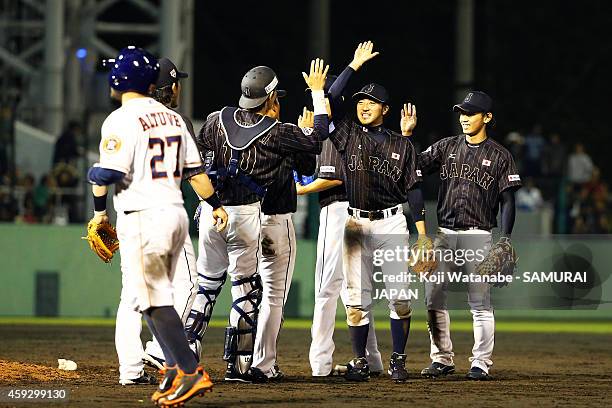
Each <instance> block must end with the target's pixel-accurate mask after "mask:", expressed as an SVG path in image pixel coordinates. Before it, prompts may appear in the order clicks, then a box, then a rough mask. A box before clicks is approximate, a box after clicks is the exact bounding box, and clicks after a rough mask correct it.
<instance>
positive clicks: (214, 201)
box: [204, 193, 221, 210]
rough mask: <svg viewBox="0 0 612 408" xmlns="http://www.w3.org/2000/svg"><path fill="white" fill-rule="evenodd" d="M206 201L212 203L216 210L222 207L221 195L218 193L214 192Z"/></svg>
mask: <svg viewBox="0 0 612 408" xmlns="http://www.w3.org/2000/svg"><path fill="white" fill-rule="evenodd" d="M204 201H206V203H207V204H208V205H210V206H211V207H212V208H213V210H216V209H217V208H219V207H221V200H219V196H218V195H217V193H213V195H211V196H210V197H208V198H205V199H204Z"/></svg>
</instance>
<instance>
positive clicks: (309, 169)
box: [293, 152, 317, 176]
mask: <svg viewBox="0 0 612 408" xmlns="http://www.w3.org/2000/svg"><path fill="white" fill-rule="evenodd" d="M293 164H294V168H295V171H297V172H298V174H300V175H302V176H312V175H313V174H315V172H316V170H317V156H316V155H314V154H311V153H303V152H300V153H295V154H294V155H293Z"/></svg>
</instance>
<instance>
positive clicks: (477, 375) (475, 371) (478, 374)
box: [465, 367, 493, 381]
mask: <svg viewBox="0 0 612 408" xmlns="http://www.w3.org/2000/svg"><path fill="white" fill-rule="evenodd" d="M465 377H466V378H467V379H469V380H474V381H489V380H492V379H493V377H491V376H490V375H489V373H487V372H485V370H483V369H482V368H480V367H472V368H470V371H468V373H467V374H466V376H465Z"/></svg>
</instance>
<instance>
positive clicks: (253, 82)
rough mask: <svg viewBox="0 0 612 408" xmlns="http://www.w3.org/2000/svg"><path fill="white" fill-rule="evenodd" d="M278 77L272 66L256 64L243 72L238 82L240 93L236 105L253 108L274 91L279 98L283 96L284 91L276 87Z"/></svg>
mask: <svg viewBox="0 0 612 408" xmlns="http://www.w3.org/2000/svg"><path fill="white" fill-rule="evenodd" d="M277 86H278V78H277V77H276V74H275V73H274V71H273V70H272V68H269V67H266V66H263V65H261V66H258V67H255V68H252V69H250V70H249V72H247V73H246V74H244V77H243V78H242V82H241V83H240V90H241V91H242V95H241V96H240V101H239V102H238V105H239V106H240V107H241V108H242V109H252V108H255V107H257V106H259V105H261V104H262V103H264V102H265V101H266V99H267V98H268V95H270V94H271V93H272V92H273V91H276V92H277V94H278V97H279V98H282V97H283V96H285V94H286V92H285V91H283V90H280V89H277Z"/></svg>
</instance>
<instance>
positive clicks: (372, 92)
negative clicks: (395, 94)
mask: <svg viewBox="0 0 612 408" xmlns="http://www.w3.org/2000/svg"><path fill="white" fill-rule="evenodd" d="M364 98H368V99H372V100H375V101H377V102H380V103H382V104H385V105H388V104H389V101H390V99H391V98H390V97H389V92H387V90H386V89H385V87H384V86H382V85H379V84H375V83H371V84H367V85H366V86H364V87H363V88H361V90H360V91H359V92H357V93H356V94H354V95H353V99H357V100H359V99H364Z"/></svg>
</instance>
